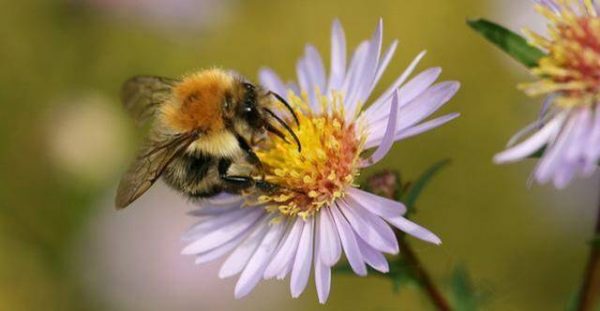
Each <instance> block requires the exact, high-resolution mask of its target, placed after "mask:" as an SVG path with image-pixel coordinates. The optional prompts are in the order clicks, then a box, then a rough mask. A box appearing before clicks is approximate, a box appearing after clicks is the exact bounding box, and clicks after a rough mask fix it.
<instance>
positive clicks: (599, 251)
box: [577, 202, 600, 311]
mask: <svg viewBox="0 0 600 311" xmlns="http://www.w3.org/2000/svg"><path fill="white" fill-rule="evenodd" d="M597 213H598V215H597V216H596V229H595V231H594V240H593V241H592V243H591V245H592V249H591V250H590V256H589V259H588V264H587V267H586V269H585V274H584V279H583V284H582V285H581V292H580V295H579V301H578V306H577V310H578V311H594V310H598V308H600V246H598V241H597V240H596V239H597V238H598V237H599V236H600V202H599V203H598V211H597Z"/></svg>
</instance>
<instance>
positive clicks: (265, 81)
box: [258, 68, 287, 98]
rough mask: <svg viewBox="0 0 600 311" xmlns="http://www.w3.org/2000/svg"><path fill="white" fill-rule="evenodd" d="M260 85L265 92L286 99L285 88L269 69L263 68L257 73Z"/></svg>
mask: <svg viewBox="0 0 600 311" xmlns="http://www.w3.org/2000/svg"><path fill="white" fill-rule="evenodd" d="M258 80H259V81H260V84H261V85H262V86H263V87H265V88H266V89H267V90H269V91H271V92H274V93H276V94H277V95H279V96H281V97H283V98H285V97H287V88H286V86H285V84H284V83H283V81H281V79H280V78H279V76H278V75H277V74H276V73H275V72H274V71H273V70H271V69H270V68H263V69H261V70H260V72H259V73H258Z"/></svg>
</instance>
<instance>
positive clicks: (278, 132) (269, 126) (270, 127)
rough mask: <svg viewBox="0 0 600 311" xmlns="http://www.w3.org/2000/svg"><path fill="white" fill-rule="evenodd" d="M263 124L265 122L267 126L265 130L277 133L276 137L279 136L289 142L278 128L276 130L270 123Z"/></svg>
mask: <svg viewBox="0 0 600 311" xmlns="http://www.w3.org/2000/svg"><path fill="white" fill-rule="evenodd" d="M265 124H266V127H267V131H269V132H271V133H273V134H275V135H277V137H279V138H281V139H282V140H283V141H284V142H286V143H288V144H289V143H290V142H289V141H288V140H287V138H285V135H284V134H283V133H282V132H281V131H280V130H278V129H277V128H276V127H274V126H273V125H272V124H271V123H269V122H266V123H265Z"/></svg>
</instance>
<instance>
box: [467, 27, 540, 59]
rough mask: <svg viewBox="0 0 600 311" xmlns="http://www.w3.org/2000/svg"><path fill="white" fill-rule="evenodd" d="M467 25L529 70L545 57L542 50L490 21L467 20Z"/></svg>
mask: <svg viewBox="0 0 600 311" xmlns="http://www.w3.org/2000/svg"><path fill="white" fill-rule="evenodd" d="M467 24H468V25H469V26H471V28H473V29H474V30H475V31H477V32H479V33H480V34H481V35H483V36H484V37H485V38H486V39H487V40H489V41H490V42H492V43H493V44H495V45H496V46H498V47H499V48H500V49H502V50H503V51H505V52H506V53H508V55H510V56H512V57H513V58H515V59H516V60H517V61H519V62H521V63H522V64H523V65H525V66H527V67H529V68H531V67H535V66H537V64H538V62H539V60H540V58H542V57H543V56H544V55H545V54H544V52H542V51H541V50H540V49H538V48H536V47H534V46H531V45H530V44H529V43H527V40H525V38H523V37H521V36H520V35H518V34H516V33H514V32H512V31H510V30H509V29H507V28H505V27H502V26H500V25H498V24H495V23H493V22H490V21H488V20H485V19H476V20H467Z"/></svg>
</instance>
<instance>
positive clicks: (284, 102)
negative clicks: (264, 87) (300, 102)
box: [268, 91, 300, 126]
mask: <svg viewBox="0 0 600 311" xmlns="http://www.w3.org/2000/svg"><path fill="white" fill-rule="evenodd" d="M268 94H269V95H273V96H275V98H277V100H278V101H280V102H281V103H282V104H283V105H284V106H285V107H286V108H287V110H288V111H289V112H290V113H291V114H292V116H293V117H294V121H296V125H298V126H300V121H298V116H297V115H296V112H294V109H293V108H292V106H290V104H289V103H288V102H287V101H286V100H285V99H283V97H281V96H280V95H279V94H277V93H275V92H273V91H269V93H268Z"/></svg>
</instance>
